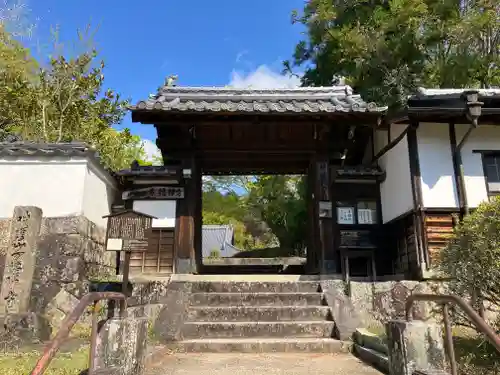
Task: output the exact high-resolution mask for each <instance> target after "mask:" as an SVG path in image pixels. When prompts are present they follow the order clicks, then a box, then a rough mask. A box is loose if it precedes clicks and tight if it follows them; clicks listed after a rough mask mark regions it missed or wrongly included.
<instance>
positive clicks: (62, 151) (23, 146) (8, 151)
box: [0, 140, 117, 180]
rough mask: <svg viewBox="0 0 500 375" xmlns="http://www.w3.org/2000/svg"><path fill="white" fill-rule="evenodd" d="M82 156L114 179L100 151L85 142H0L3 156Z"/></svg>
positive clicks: (0, 153) (0, 151) (0, 152)
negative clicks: (100, 155)
mask: <svg viewBox="0 0 500 375" xmlns="http://www.w3.org/2000/svg"><path fill="white" fill-rule="evenodd" d="M58 156H65V157H81V158H88V159H91V160H93V161H94V162H95V163H96V165H97V166H98V167H99V168H100V169H101V170H102V171H103V172H105V173H108V174H109V175H110V176H111V177H112V178H113V179H115V180H116V179H117V176H116V175H115V173H114V172H113V171H111V170H109V169H107V168H106V167H105V166H104V164H103V163H102V161H101V158H100V157H99V153H98V152H97V151H96V150H95V149H93V148H92V147H90V146H89V145H87V144H86V143H83V142H67V143H37V142H30V141H17V140H16V141H13V142H0V158H1V157H58Z"/></svg>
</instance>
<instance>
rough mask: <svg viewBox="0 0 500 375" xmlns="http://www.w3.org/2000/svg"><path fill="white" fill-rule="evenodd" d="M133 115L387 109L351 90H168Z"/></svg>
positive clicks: (139, 105)
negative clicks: (166, 112) (157, 112)
mask: <svg viewBox="0 0 500 375" xmlns="http://www.w3.org/2000/svg"><path fill="white" fill-rule="evenodd" d="M131 109H132V111H142V110H157V111H168V112H183V113H194V112H239V113H333V112H375V113H383V112H385V111H386V110H387V107H379V106H377V105H376V104H375V103H367V102H365V101H364V100H363V99H362V98H361V96H360V95H356V94H353V92H352V88H351V87H349V86H332V87H302V88H294V89H290V88H286V89H285V88H282V89H251V88H246V89H236V88H230V87H179V86H164V87H162V88H161V89H160V90H159V92H158V93H157V94H156V95H154V96H151V97H150V98H149V99H147V100H143V101H140V102H138V103H137V104H136V105H135V106H132V107H131Z"/></svg>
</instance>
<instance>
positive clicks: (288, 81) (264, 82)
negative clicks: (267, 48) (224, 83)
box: [229, 65, 300, 89]
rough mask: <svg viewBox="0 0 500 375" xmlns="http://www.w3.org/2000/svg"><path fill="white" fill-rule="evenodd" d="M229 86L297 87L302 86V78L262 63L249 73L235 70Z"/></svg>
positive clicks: (258, 87)
mask: <svg viewBox="0 0 500 375" xmlns="http://www.w3.org/2000/svg"><path fill="white" fill-rule="evenodd" d="M229 86H232V87H235V88H253V89H278V88H295V87H299V86H300V78H298V77H296V76H284V75H281V74H280V73H277V72H275V71H273V70H271V69H270V68H269V67H268V66H267V65H261V66H259V67H258V68H257V69H256V70H254V71H253V72H249V73H242V72H238V71H234V70H233V72H232V73H231V81H230V82H229Z"/></svg>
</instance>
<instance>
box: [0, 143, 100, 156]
mask: <svg viewBox="0 0 500 375" xmlns="http://www.w3.org/2000/svg"><path fill="white" fill-rule="evenodd" d="M0 156H80V157H92V158H95V159H96V160H99V155H98V153H97V152H96V151H95V150H94V149H93V148H91V147H89V146H88V145H87V144H85V143H81V142H69V143H36V142H28V141H16V142H0Z"/></svg>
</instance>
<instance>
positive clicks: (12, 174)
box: [0, 158, 87, 217]
mask: <svg viewBox="0 0 500 375" xmlns="http://www.w3.org/2000/svg"><path fill="white" fill-rule="evenodd" d="M86 164H87V160H85V159H84V158H79V159H69V158H66V159H55V158H45V159H38V158H2V159H0V217H11V216H12V213H13V211H14V207H15V206H37V207H39V208H41V209H42V211H43V215H44V216H45V217H54V216H70V215H79V214H81V213H82V203H83V194H84V179H85V170H86Z"/></svg>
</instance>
